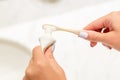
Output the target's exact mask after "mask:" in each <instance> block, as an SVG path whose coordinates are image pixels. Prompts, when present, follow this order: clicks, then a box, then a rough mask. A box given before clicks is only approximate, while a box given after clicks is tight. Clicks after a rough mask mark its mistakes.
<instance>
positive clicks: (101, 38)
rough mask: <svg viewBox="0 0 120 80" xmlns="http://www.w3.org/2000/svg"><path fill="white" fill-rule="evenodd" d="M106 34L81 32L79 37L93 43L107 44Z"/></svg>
mask: <svg viewBox="0 0 120 80" xmlns="http://www.w3.org/2000/svg"><path fill="white" fill-rule="evenodd" d="M105 36H106V33H100V32H96V31H88V30H84V31H81V32H80V34H79V37H81V38H84V39H86V40H89V41H93V42H106V37H105Z"/></svg>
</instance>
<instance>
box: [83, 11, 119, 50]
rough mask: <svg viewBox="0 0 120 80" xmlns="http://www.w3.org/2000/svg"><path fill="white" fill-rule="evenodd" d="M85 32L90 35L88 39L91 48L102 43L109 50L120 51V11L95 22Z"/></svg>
mask: <svg viewBox="0 0 120 80" xmlns="http://www.w3.org/2000/svg"><path fill="white" fill-rule="evenodd" d="M84 30H85V31H86V32H87V33H88V38H86V39H87V40H89V41H90V45H91V47H94V46H96V44H97V42H101V43H102V44H103V45H104V46H106V47H108V48H109V49H111V48H115V49H116V50H118V51H120V11H116V12H112V13H110V14H108V15H106V16H103V17H101V18H99V19H97V20H95V21H93V22H92V23H90V24H89V25H87V26H86V27H85V28H84Z"/></svg>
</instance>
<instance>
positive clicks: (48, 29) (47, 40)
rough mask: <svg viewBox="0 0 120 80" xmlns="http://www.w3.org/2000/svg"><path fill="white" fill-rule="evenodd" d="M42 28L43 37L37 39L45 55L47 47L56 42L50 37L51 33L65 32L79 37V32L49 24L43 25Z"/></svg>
mask: <svg viewBox="0 0 120 80" xmlns="http://www.w3.org/2000/svg"><path fill="white" fill-rule="evenodd" d="M42 28H43V29H44V31H45V32H44V35H43V36H41V37H40V38H39V41H40V44H41V47H42V51H43V53H45V51H46V49H47V48H48V47H50V46H52V45H54V43H55V42H56V40H55V39H54V38H53V37H52V32H54V31H66V32H70V33H73V34H76V35H79V33H80V30H72V29H65V28H60V27H57V26H54V25H50V24H44V25H43V26H42Z"/></svg>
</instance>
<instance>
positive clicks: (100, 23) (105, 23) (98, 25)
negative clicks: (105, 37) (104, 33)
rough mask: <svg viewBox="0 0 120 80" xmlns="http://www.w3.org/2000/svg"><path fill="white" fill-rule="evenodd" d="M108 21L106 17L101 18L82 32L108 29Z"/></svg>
mask: <svg viewBox="0 0 120 80" xmlns="http://www.w3.org/2000/svg"><path fill="white" fill-rule="evenodd" d="M110 24H111V23H110V21H109V17H108V15H106V16H103V17H101V18H99V19H97V20H95V21H93V22H92V23H90V24H88V25H87V26H86V27H85V28H84V30H94V31H95V30H99V29H101V28H105V27H109V26H110Z"/></svg>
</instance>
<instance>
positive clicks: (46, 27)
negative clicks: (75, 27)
mask: <svg viewBox="0 0 120 80" xmlns="http://www.w3.org/2000/svg"><path fill="white" fill-rule="evenodd" d="M42 29H44V30H49V31H51V32H53V31H56V30H57V27H56V26H54V25H50V24H44V25H43V26H42Z"/></svg>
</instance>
